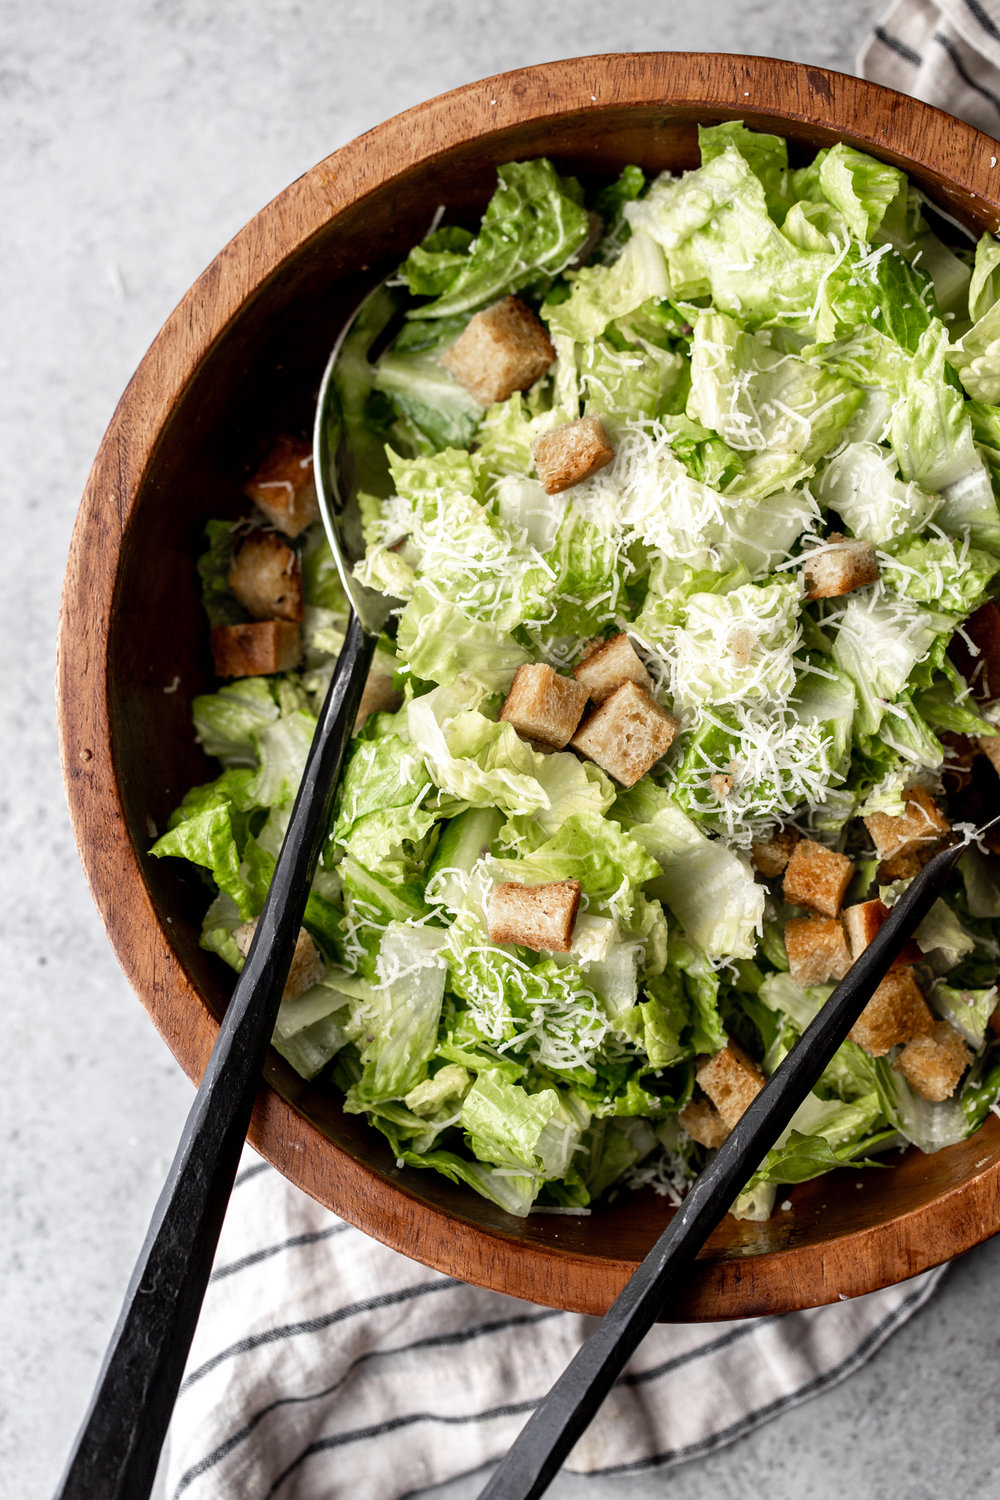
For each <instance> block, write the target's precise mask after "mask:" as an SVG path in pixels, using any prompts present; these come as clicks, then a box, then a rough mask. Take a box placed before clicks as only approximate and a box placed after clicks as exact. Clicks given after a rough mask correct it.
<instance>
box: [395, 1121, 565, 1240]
mask: <svg viewBox="0 0 1000 1500" xmlns="http://www.w3.org/2000/svg"><path fill="white" fill-rule="evenodd" d="M376 1123H377V1122H376ZM397 1160H398V1161H401V1162H402V1163H403V1165H404V1166H407V1167H430V1168H432V1169H433V1170H434V1171H435V1172H440V1173H442V1174H443V1176H445V1177H447V1178H449V1179H450V1181H452V1182H457V1183H462V1184H463V1185H464V1186H465V1187H470V1188H472V1189H473V1191H474V1192H477V1193H479V1195H480V1196H481V1197H483V1198H487V1199H489V1201H490V1202H491V1203H495V1204H496V1205H497V1207H498V1208H502V1209H503V1210H504V1212H505V1213H508V1214H513V1215H514V1217H515V1218H518V1219H524V1218H527V1216H528V1213H529V1212H530V1210H531V1205H532V1204H533V1203H534V1201H535V1198H536V1197H537V1196H538V1188H539V1179H538V1178H537V1177H536V1176H534V1175H533V1174H531V1173H527V1172H525V1173H519V1172H512V1171H511V1170H510V1168H509V1167H490V1166H487V1165H485V1164H484V1163H483V1162H479V1161H469V1160H468V1159H467V1158H464V1157H461V1156H456V1155H455V1153H454V1152H453V1151H427V1152H420V1151H412V1150H410V1149H409V1148H408V1147H402V1146H401V1147H400V1148H399V1149H398V1152H397Z"/></svg>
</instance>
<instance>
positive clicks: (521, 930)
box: [486, 880, 580, 953]
mask: <svg viewBox="0 0 1000 1500" xmlns="http://www.w3.org/2000/svg"><path fill="white" fill-rule="evenodd" d="M579 905H580V882H579V881H578V880H552V881H550V882H549V883H548V884H547V885H521V884H520V883H518V882H517V881H507V882H505V883H504V884H502V885H495V886H494V887H493V889H492V891H491V892H490V900H489V907H488V909H487V913H486V925H487V927H488V929H489V934H490V942H491V943H519V944H520V945H521V947H522V948H533V949H535V951H536V952H537V951H538V950H540V949H543V948H544V949H545V950H546V951H547V952H549V953H568V952H569V950H570V948H571V947H572V944H573V928H574V927H575V925H576V914H577V910H578V908H579Z"/></svg>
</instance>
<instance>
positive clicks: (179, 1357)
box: [56, 287, 399, 1500]
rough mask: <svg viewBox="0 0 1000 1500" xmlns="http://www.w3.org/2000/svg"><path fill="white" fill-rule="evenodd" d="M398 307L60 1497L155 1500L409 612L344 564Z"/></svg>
mask: <svg viewBox="0 0 1000 1500" xmlns="http://www.w3.org/2000/svg"><path fill="white" fill-rule="evenodd" d="M398 301H399V299H398V297H397V296H394V295H393V293H392V292H391V291H390V290H389V289H388V288H384V287H376V289H375V292H374V293H372V294H371V295H370V296H369V297H368V298H366V299H365V301H364V303H362V305H361V307H360V308H359V309H358V311H357V313H356V314H355V316H354V317H353V318H351V319H350V320H348V323H347V325H346V326H345V328H344V331H343V333H342V334H341V336H340V338H339V339H338V340H337V343H336V345H335V347H334V350H333V353H332V355H331V357H330V361H329V364H328V366H327V369H326V373H325V375H324V378H323V385H322V396H321V399H320V402H319V404H318V412H317V422H316V434H317V436H316V458H317V463H316V481H317V484H316V487H317V492H318V495H319V498H320V506H321V511H322V515H323V520H324V524H325V526H326V530H327V535H328V536H329V538H330V543H331V546H332V547H333V551H334V556H335V557H336V559H337V565H338V568H339V569H340V574H341V577H342V579H343V581H344V586H345V589H346V590H347V595H348V598H349V599H350V600H351V602H352V604H353V606H354V608H353V609H352V612H351V616H350V620H349V622H348V627H347V635H346V639H345V641H344V645H343V648H342V650H341V652H340V656H339V657H338V660H337V665H336V668H335V670H334V673H333V675H332V677H331V679H330V685H329V688H328V689H327V694H326V699H325V701H324V703H323V707H322V709H321V710H320V714H319V719H318V721H317V725H316V729H315V732H314V735H313V741H312V745H311V748H310V751H309V755H308V757H307V759H306V764H305V769H304V771H303V775H302V782H301V784H300V786H299V791H298V794H297V796H296V798H295V803H294V807H293V809H292V815H291V818H290V820H289V824H288V830H287V832H286V834H285V839H284V842H283V844H282V846H281V852H280V854H279V855H278V860H277V864H276V866H275V871H274V876H273V879H272V881H271V886H270V889H269V891H268V894H267V899H266V900H265V902H264V907H263V910H262V911H261V913H260V917H259V919H258V922H257V927H256V931H255V933H254V937H253V942H252V944H251V947H250V950H249V952H248V954H247V957H246V962H245V964H244V966H243V969H242V972H241V973H240V976H239V978H238V979H237V981H236V985H235V987H234V989H233V994H232V998H231V999H230V1001H229V1004H228V1006H227V1008H226V1013H225V1015H224V1017H223V1019H222V1023H221V1025H220V1027H219V1033H218V1036H217V1037H216V1040H215V1044H214V1046H213V1048H212V1052H211V1056H210V1057H209V1060H208V1064H207V1066H206V1068H205V1072H204V1075H203V1077H202V1080H201V1084H200V1085H199V1088H198V1092H197V1094H196V1095H195V1099H194V1103H193V1104H192V1106H191V1111H190V1114H189V1115H188V1118H187V1121H186V1123H185V1126H184V1131H183V1134H182V1136H181V1139H180V1143H179V1145H178V1147H177V1152H176V1154H175V1156H174V1160H173V1162H172V1164H171V1167H170V1170H169V1172H168V1174H167V1179H166V1182H165V1183H164V1185H163V1188H162V1190H161V1192H160V1196H159V1199H158V1200H157V1203H156V1207H155V1209H154V1210H153V1217H152V1219H151V1221H150V1225H149V1229H148V1231H147V1233H146V1238H145V1240H144V1242H143V1245H142V1248H141V1250H140V1252H139V1256H138V1259H137V1261H136V1264H135V1268H134V1270H133V1272H132V1277H131V1280H130V1281H129V1284H128V1287H127V1289H126V1292H125V1298H124V1302H123V1305H122V1309H121V1312H120V1313H119V1316H118V1321H117V1323H116V1325H115V1328H114V1331H113V1332H112V1335H111V1339H110V1342H109V1344H108V1349H107V1352H106V1354H105V1357H104V1363H103V1365H102V1367H101V1370H100V1373H99V1375H98V1377H97V1383H96V1386H95V1389H94V1393H93V1396H92V1398H91V1402H90V1406H89V1408H88V1410H87V1413H86V1416H85V1417H84V1420H83V1424H82V1426H81V1428H80V1431H79V1433H78V1434H77V1437H76V1440H75V1442H74V1445H73V1448H72V1451H71V1453H70V1456H69V1460H68V1462H67V1465H66V1469H65V1471H64V1473H63V1477H62V1480H61V1482H60V1485H59V1488H58V1490H57V1492H56V1500H95V1497H97V1496H100V1500H144V1497H145V1496H147V1495H148V1494H149V1493H150V1490H151V1489H152V1485H153V1481H154V1479H155V1477H156V1468H157V1463H158V1460H159V1455H160V1450H161V1448H162V1446H163V1440H164V1437H165V1436H166V1431H167V1427H168V1425H169V1422H170V1417H171V1413H172V1412H173V1408H174V1402H175V1400H176V1397H177V1391H178V1388H179V1386H180V1382H181V1377H182V1375H183V1373H184V1364H185V1361H186V1359H187V1354H188V1350H189V1348H190V1346H191V1340H192V1338H193V1337H194V1330H195V1327H196V1326H197V1322H198V1315H199V1313H200V1311H201V1305H202V1302H203V1300H204V1296H205V1288H206V1286H207V1285H208V1278H209V1276H210V1274H211V1270H212V1260H213V1257H214V1255H215V1249H216V1246H217V1244H218V1240H219V1234H220V1231H221V1229H222V1222H223V1219H224V1218H225V1213H226V1207H227V1205H228V1202H229V1196H230V1193H231V1192H232V1186H233V1182H234V1180H235V1177H236V1169H237V1166H238V1164H239V1159H240V1154H241V1152H242V1149H243V1144H244V1141H245V1140H246V1133H247V1129H248V1128H249V1124H250V1116H251V1113H252V1110H253V1104H254V1099H255V1097H256V1094H257V1089H258V1087H259V1085H260V1079H261V1073H262V1070H263V1067H264V1060H265V1057H266V1055H267V1049H268V1045H269V1043H270V1040H271V1033H272V1031H273V1030H274V1023H275V1018H276V1016H277V1012H278V1006H279V1004H280V1002H281V994H282V990H283V989H284V985H285V981H286V979H287V978H288V971H289V968H290V966H291V961H292V953H293V950H294V948H295V942H296V939H297V937H298V933H299V929H300V927H301V925H302V917H303V913H304V911H305V904H306V899H307V897H308V894H309V888H310V886H311V884H312V879H313V875H314V874H315V871H316V864H317V861H318V859H319V854H320V850H321V848H322V845H323V841H324V839H325V838H326V836H327V832H328V829H329V823H330V813H331V810H332V806H333V798H334V794H335V792H336V787H337V781H338V778H339V775H340V769H341V766H342V764H343V759H344V753H345V750H346V748H347V744H348V742H349V740H350V738H351V735H352V733H353V730H354V721H355V718H356V716H357V712H358V708H359V705H360V702H361V694H362V691H363V689H364V684H365V679H366V677H367V675H368V670H369V667H370V665H371V661H372V656H373V654H374V651H375V645H376V642H377V639H378V636H379V634H380V632H381V631H382V630H383V629H384V628H385V626H386V625H387V623H388V622H389V619H390V611H391V609H392V608H393V606H394V604H395V602H396V601H395V600H392V599H387V598H386V597H385V596H383V595H381V594H376V593H375V592H374V591H373V590H369V589H362V588H361V587H360V585H358V584H357V583H356V581H355V580H354V578H353V577H352V575H351V572H350V568H349V566H348V564H347V562H346V561H345V557H344V555H343V552H344V549H348V550H349V548H350V541H349V540H348V539H349V538H354V539H355V545H356V546H360V541H361V538H360V526H359V524H358V521H357V507H356V505H354V507H353V509H352V508H351V505H350V502H351V501H352V500H353V497H354V495H355V493H356V484H355V479H356V477H357V474H358V471H359V467H360V465H361V463H362V461H363V460H364V459H366V458H367V459H368V460H369V462H368V464H367V467H366V469H365V481H366V484H368V485H369V487H377V483H378V479H377V475H374V474H373V473H372V472H371V471H372V469H373V468H374V465H375V464H376V463H377V460H378V455H377V454H372V453H368V454H366V453H365V452H364V450H363V448H361V447H359V445H358V443H357V441H355V442H352V444H351V445H350V449H351V451H350V453H348V452H347V445H345V443H344V441H343V439H344V435H345V433H347V432H350V433H352V436H353V435H354V424H353V423H352V420H351V419H352V416H353V415H354V407H352V403H354V404H355V405H356V403H357V402H358V401H359V400H361V401H363V400H364V398H365V396H366V394H367V390H366V388H365V387H364V375H363V372H364V370H365V368H366V366H367V359H368V356H369V355H370V354H371V353H372V351H373V340H375V339H376V337H377V336H378V335H380V334H381V335H382V336H383V337H385V336H390V335H389V329H390V326H391V323H392V320H393V319H394V318H395V317H396V316H397V315H398V312H399V306H398V305H397V304H398ZM342 355H344V356H345V362H344V363H342V362H341V356H342ZM352 358H353V359H354V360H355V362H356V364H357V369H356V370H354V371H352V370H351V369H350V367H349V366H350V360H351V359H352ZM352 375H353V376H354V377H357V378H352ZM369 384H370V382H369ZM357 427H358V429H360V423H358V424H357ZM387 472H388V471H387V470H386V474H387ZM342 537H343V538H344V540H343V542H342V540H341V538H342ZM354 555H358V554H357V553H355V554H354Z"/></svg>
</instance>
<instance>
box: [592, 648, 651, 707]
mask: <svg viewBox="0 0 1000 1500" xmlns="http://www.w3.org/2000/svg"><path fill="white" fill-rule="evenodd" d="M573 676H574V677H575V678H576V680H577V682H582V683H583V685H584V687H585V688H586V689H587V692H588V694H589V695H590V697H591V698H593V700H594V702H595V703H603V702H604V700H605V698H610V696H611V694H612V693H613V692H614V690H615V688H616V687H621V685H622V683H623V682H634V683H635V685H636V687H641V688H645V689H646V691H647V693H648V692H649V690H650V688H651V687H652V686H653V679H652V678H651V677H650V675H649V673H648V672H647V671H646V668H645V667H644V666H643V664H642V662H641V661H640V660H639V657H638V655H637V654H636V650H635V647H634V646H633V645H632V642H631V641H630V640H629V638H628V636H627V635H613V636H611V638H610V639H609V640H606V641H595V642H594V644H593V645H592V646H591V648H590V650H589V651H588V652H587V654H586V656H585V657H584V658H583V660H582V661H581V662H580V663H579V665H578V666H575V667H574V668H573Z"/></svg>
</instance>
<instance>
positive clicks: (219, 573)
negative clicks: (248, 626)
mask: <svg viewBox="0 0 1000 1500" xmlns="http://www.w3.org/2000/svg"><path fill="white" fill-rule="evenodd" d="M232 557H233V523H232V521H209V523H208V525H207V526H206V527H205V550H204V552H203V553H202V554H201V556H200V557H199V559H198V577H199V579H200V580H201V602H202V605H203V606H204V610H205V613H206V615H207V616H208V623H209V624H210V625H212V626H216V625H239V624H242V622H243V621H244V620H246V619H247V618H248V616H247V612H246V610H245V609H244V608H243V606H242V604H241V603H240V602H239V600H238V599H237V598H236V595H235V594H234V593H233V591H232V589H231V588H230V587H229V577H228V575H229V569H230V567H231V566H232Z"/></svg>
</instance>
